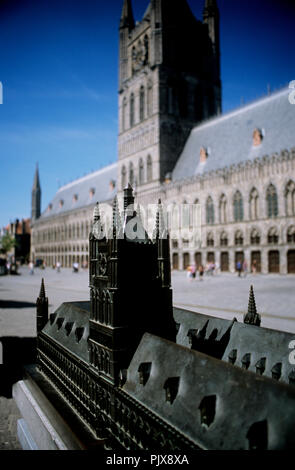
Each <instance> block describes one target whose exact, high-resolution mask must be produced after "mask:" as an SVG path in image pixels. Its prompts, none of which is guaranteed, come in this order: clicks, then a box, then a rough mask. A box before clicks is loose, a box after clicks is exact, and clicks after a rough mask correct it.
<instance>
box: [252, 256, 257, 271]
mask: <svg viewBox="0 0 295 470" xmlns="http://www.w3.org/2000/svg"><path fill="white" fill-rule="evenodd" d="M256 271H257V268H256V259H255V260H254V261H253V263H252V273H253V274H256Z"/></svg>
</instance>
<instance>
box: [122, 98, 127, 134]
mask: <svg viewBox="0 0 295 470" xmlns="http://www.w3.org/2000/svg"><path fill="white" fill-rule="evenodd" d="M126 118H127V99H126V96H125V98H124V99H123V106H122V130H123V131H126V129H127V119H126Z"/></svg>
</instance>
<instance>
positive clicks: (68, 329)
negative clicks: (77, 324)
mask: <svg viewBox="0 0 295 470" xmlns="http://www.w3.org/2000/svg"><path fill="white" fill-rule="evenodd" d="M73 325H74V322H72V321H71V322H70V321H68V322H67V323H66V324H65V330H66V335H67V336H69V334H70V333H71V331H72V329H73Z"/></svg>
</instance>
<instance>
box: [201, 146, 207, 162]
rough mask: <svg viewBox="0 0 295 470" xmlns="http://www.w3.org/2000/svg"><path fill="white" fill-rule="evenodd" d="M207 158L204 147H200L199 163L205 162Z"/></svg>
mask: <svg viewBox="0 0 295 470" xmlns="http://www.w3.org/2000/svg"><path fill="white" fill-rule="evenodd" d="M207 158H208V151H207V149H206V148H205V147H201V149H200V163H205V162H206V161H207Z"/></svg>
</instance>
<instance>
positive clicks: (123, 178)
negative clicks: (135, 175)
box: [121, 165, 127, 190]
mask: <svg viewBox="0 0 295 470" xmlns="http://www.w3.org/2000/svg"><path fill="white" fill-rule="evenodd" d="M126 185H127V181H126V167H125V165H123V166H122V170H121V188H122V190H123V189H124V188H126Z"/></svg>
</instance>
